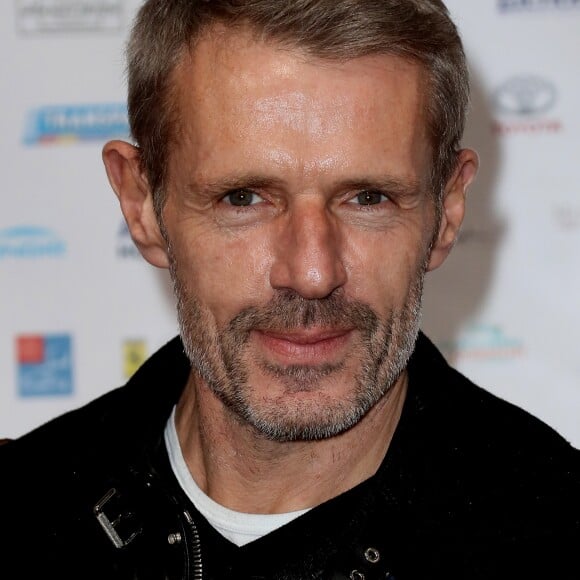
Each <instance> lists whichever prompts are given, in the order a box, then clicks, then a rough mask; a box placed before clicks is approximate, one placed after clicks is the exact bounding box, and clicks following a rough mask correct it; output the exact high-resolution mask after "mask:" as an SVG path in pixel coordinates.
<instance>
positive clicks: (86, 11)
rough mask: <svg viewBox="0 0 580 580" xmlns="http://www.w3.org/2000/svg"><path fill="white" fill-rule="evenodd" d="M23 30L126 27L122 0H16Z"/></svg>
mask: <svg viewBox="0 0 580 580" xmlns="http://www.w3.org/2000/svg"><path fill="white" fill-rule="evenodd" d="M16 21H17V26H18V30H19V31H20V32H23V33H36V32H75V31H79V32H84V31H93V32H105V31H106V32H110V31H120V30H121V29H122V26H123V0H17V4H16Z"/></svg>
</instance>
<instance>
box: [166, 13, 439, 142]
mask: <svg viewBox="0 0 580 580" xmlns="http://www.w3.org/2000/svg"><path fill="white" fill-rule="evenodd" d="M386 84H389V85H390V86H389V87H388V88H389V90H388V91H386V90H384V89H385V85H386ZM427 84H428V81H427V74H426V71H425V69H424V67H423V66H422V65H421V64H420V63H418V62H416V61H412V60H409V59H406V58H402V57H399V56H394V55H385V54H378V55H368V56H361V57H356V58H352V59H342V60H338V59H330V58H321V57H319V56H313V55H311V54H309V53H308V52H307V51H305V50H304V49H303V48H300V47H296V46H289V45H288V44H287V43H280V42H278V41H276V40H271V39H264V38H263V37H260V36H259V35H258V34H257V33H256V32H255V31H253V30H251V29H249V28H243V27H242V28H235V29H232V28H229V27H225V26H222V25H220V26H214V27H212V28H209V29H207V30H206V31H205V32H204V33H203V34H202V35H201V36H200V37H199V39H198V41H197V42H196V43H195V45H194V46H192V47H190V49H189V50H187V51H186V52H184V54H183V55H182V58H181V59H180V60H179V64H178V66H177V67H176V69H175V71H174V73H173V78H172V85H173V90H174V96H175V98H176V104H177V105H178V108H179V110H180V112H181V113H182V115H181V118H182V121H183V120H185V118H184V117H187V116H188V114H193V115H194V116H195V113H197V116H203V115H205V117H206V119H205V120H210V119H211V118H212V117H214V116H216V115H220V114H226V113H228V114H231V113H234V120H241V119H242V118H243V116H244V114H248V113H250V114H251V115H252V116H253V117H254V121H258V120H259V119H264V120H268V119H269V118H271V116H272V115H273V114H274V113H278V112H280V111H285V112H286V118H287V120H288V122H289V123H293V124H295V125H296V126H302V127H304V128H306V126H310V127H311V129H312V130H313V131H317V130H318V129H322V128H321V127H319V124H320V118H321V114H322V113H324V112H330V111H331V110H333V111H334V112H335V115H334V118H335V120H338V118H339V117H341V118H342V120H344V117H345V116H348V115H349V114H355V115H358V114H360V113H365V112H366V113H367V117H368V118H371V117H372V115H373V114H375V115H376V114H379V115H380V112H381V110H384V109H385V108H394V107H399V108H406V109H413V113H414V115H415V118H414V121H415V126H416V127H415V128H423V129H425V130H426V120H425V118H424V116H425V111H426V109H427V107H426V102H425V101H426V98H427V97H426V95H427V92H428V91H427ZM393 85H395V86H393ZM250 109H251V111H250ZM236 113H238V114H239V116H238V117H235V114H236ZM327 116H328V115H327ZM330 117H332V115H330ZM189 120H191V119H189ZM407 120H408V119H407ZM328 121H329V122H331V119H330V118H329V119H328ZM359 121H360V119H359ZM324 129H325V130H328V131H332V123H331V124H330V125H328V126H326V127H325V128H324ZM425 132H426V131H425Z"/></svg>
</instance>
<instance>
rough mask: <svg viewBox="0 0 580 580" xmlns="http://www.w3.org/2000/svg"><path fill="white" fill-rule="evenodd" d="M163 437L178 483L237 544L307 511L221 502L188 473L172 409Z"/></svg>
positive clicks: (199, 508)
mask: <svg viewBox="0 0 580 580" xmlns="http://www.w3.org/2000/svg"><path fill="white" fill-rule="evenodd" d="M164 436H165V445H166V447H167V454H168V455H169V463H170V464H171V468H172V469H173V473H174V474H175V477H176V478H177V481H178V482H179V485H180V486H181V487H182V488H183V491H184V492H185V493H186V495H187V497H188V498H189V499H190V500H191V502H192V503H193V505H194V506H195V507H196V508H197V509H198V510H199V511H200V513H201V514H202V515H203V516H204V517H205V518H206V519H207V521H208V522H209V523H210V524H211V525H212V526H213V527H214V528H215V529H216V530H217V531H218V532H219V533H220V534H221V535H222V536H224V537H225V538H227V539H228V540H230V541H231V542H233V543H234V544H236V545H237V546H244V545H245V544H249V543H250V542H252V541H254V540H257V539H258V538H261V537H262V536H265V535H266V534H269V533H270V532H272V531H274V530H275V529H277V528H280V527H282V526H283V525H285V524H287V523H288V522H291V521H292V520H293V519H295V518H297V517H299V516H301V515H302V514H304V513H306V512H307V511H308V509H304V510H299V511H295V512H288V513H285V514H247V513H243V512H237V511H234V510H231V509H228V508H226V507H224V506H222V505H220V504H219V503H217V502H215V501H214V500H213V499H211V498H210V497H209V496H208V495H206V494H205V493H204V492H203V491H202V490H201V489H200V488H199V486H198V485H197V483H195V480H194V479H193V477H192V476H191V473H190V472H189V469H188V467H187V464H186V463H185V459H184V458H183V453H182V452H181V447H180V445H179V439H178V438H177V430H176V429H175V408H173V411H172V412H171V416H170V417H169V420H168V421H167V425H166V426H165V433H164Z"/></svg>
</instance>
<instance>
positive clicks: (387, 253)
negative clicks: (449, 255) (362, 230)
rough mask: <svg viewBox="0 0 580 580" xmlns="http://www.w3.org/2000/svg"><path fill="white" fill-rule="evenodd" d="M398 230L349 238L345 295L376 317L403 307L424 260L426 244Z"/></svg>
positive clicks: (417, 237)
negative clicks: (363, 304) (363, 303)
mask: <svg viewBox="0 0 580 580" xmlns="http://www.w3.org/2000/svg"><path fill="white" fill-rule="evenodd" d="M410 234H411V232H410V231H407V232H404V231H402V230H398V231H391V232H382V233H380V234H377V235H371V236H366V237H363V238H360V236H358V237H355V236H351V238H350V242H349V252H348V255H349V259H348V271H349V295H351V296H352V297H353V298H357V299H360V300H362V301H363V302H366V303H367V304H369V306H371V307H372V308H373V309H374V310H376V311H377V313H378V314H383V315H384V314H385V313H386V312H388V311H390V310H391V309H392V308H393V307H396V306H401V305H403V304H405V302H406V299H407V296H408V293H409V289H410V287H411V286H412V285H413V283H414V282H415V281H416V279H417V276H418V273H419V272H420V270H421V268H422V266H423V263H424V261H425V259H426V255H427V254H426V252H427V243H425V241H424V240H422V239H421V237H420V236H419V235H410Z"/></svg>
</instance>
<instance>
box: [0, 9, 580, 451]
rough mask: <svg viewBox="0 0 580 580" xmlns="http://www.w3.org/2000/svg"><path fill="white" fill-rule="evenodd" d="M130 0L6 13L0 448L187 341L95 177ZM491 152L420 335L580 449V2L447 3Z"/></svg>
mask: <svg viewBox="0 0 580 580" xmlns="http://www.w3.org/2000/svg"><path fill="white" fill-rule="evenodd" d="M138 4H139V1H138V0H10V1H4V2H2V3H0V54H1V55H2V56H1V57H0V78H1V79H2V88H3V90H2V91H0V107H1V109H0V110H1V123H2V124H1V127H2V131H1V132H0V159H1V163H2V184H3V186H2V187H3V193H2V211H0V297H1V300H0V437H2V436H9V437H14V436H18V435H20V434H22V433H24V432H25V431H27V430H29V429H31V428H32V427H34V426H36V425H38V424H40V423H42V422H44V421H46V420H47V419H49V418H51V417H54V416H55V415H57V414H60V413H62V412H63V411H65V410H68V409H71V408H74V407H77V406H79V405H81V404H83V403H85V402H87V401H89V400H91V399H93V398H95V397H96V396H98V395H100V394H102V393H104V392H105V391H108V390H110V389H111V388H113V387H115V386H118V385H120V384H122V383H123V382H124V381H125V379H126V377H127V376H129V375H130V374H131V373H132V372H133V371H134V369H135V368H136V366H138V364H139V363H140V362H141V361H142V360H143V358H144V357H146V356H148V355H149V354H151V353H152V352H153V351H154V350H155V349H156V348H157V347H158V346H160V345H161V344H163V343H164V342H165V341H166V340H168V339H169V338H171V337H172V336H173V335H174V334H175V333H176V331H177V325H176V323H175V317H174V314H173V300H172V297H171V292H170V290H169V286H168V283H167V277H166V275H165V273H163V272H159V271H156V270H154V269H153V268H152V267H150V266H149V265H147V264H146V263H145V262H144V261H143V260H142V259H141V258H140V257H139V256H138V254H137V253H136V250H135V248H134V247H133V245H132V243H131V240H130V238H129V236H128V234H127V231H126V229H125V228H124V227H123V223H122V219H121V214H120V211H119V208H118V205H117V202H116V199H115V197H114V195H113V194H112V192H111V191H110V188H109V186H108V184H107V182H106V178H105V173H104V170H103V167H102V163H101V161H100V150H101V147H102V144H103V143H104V142H105V141H106V140H107V139H109V138H113V137H118V136H126V113H125V106H124V101H125V86H124V80H123V66H124V65H123V55H122V53H123V47H124V42H125V40H126V36H127V30H128V27H129V25H130V22H131V19H132V16H133V14H134V12H135V10H136V7H137V5H138ZM448 6H449V7H450V9H451V11H452V13H453V15H454V17H455V19H456V21H457V23H458V25H459V27H460V29H461V31H462V35H463V37H464V41H465V45H466V49H467V52H468V57H469V59H470V63H471V68H472V75H473V85H474V86H473V91H474V95H473V107H472V113H471V119H470V122H469V128H468V131H467V135H466V139H465V144H466V145H469V146H473V147H475V148H476V149H477V150H478V151H479V153H480V156H481V162H482V171H481V174H480V176H479V179H478V181H477V184H476V186H475V187H474V188H473V189H472V191H471V194H470V197H469V204H468V217H467V221H466V224H465V227H464V229H463V233H462V237H461V239H460V241H459V243H458V244H457V246H456V248H455V250H454V254H453V255H452V256H451V258H450V260H449V262H448V263H447V264H446V265H444V266H443V268H442V269H441V270H439V271H437V272H435V273H433V274H430V275H429V277H428V281H427V290H426V296H425V314H424V318H423V328H424V329H425V331H426V332H427V333H428V334H429V335H430V336H431V337H432V338H433V339H434V340H435V342H436V343H437V344H438V345H439V347H440V348H441V349H442V350H443V351H444V352H445V354H446V355H447V356H448V358H449V359H450V360H451V361H452V362H453V363H454V364H455V365H456V366H458V367H459V368H460V370H462V371H463V372H464V373H465V374H467V375H468V376H469V377H470V378H472V379H473V380H474V381H475V382H477V383H479V384H480V385H481V386H484V387H485V388H487V389H488V390H490V391H492V392H495V393H497V394H499V395H500V396H501V397H503V398H505V399H507V400H510V401H513V402H515V403H517V404H518V405H520V406H522V407H524V408H525V409H528V410H529V411H531V412H532V413H533V414H535V415H536V416H538V417H540V418H542V419H543V420H544V421H546V422H547V423H549V424H550V425H552V426H553V427H554V428H556V429H557V430H558V431H559V432H561V433H562V434H563V435H564V436H565V437H566V438H567V439H569V440H570V441H572V442H573V443H574V444H575V445H576V446H580V421H579V420H578V417H579V415H580V350H579V347H578V343H579V342H580V308H579V306H578V298H577V297H578V296H579V295H580V269H579V264H580V260H579V258H578V254H579V253H580V111H579V106H580V105H579V104H580V74H579V72H580V71H579V69H578V54H580V0H568V1H564V0H449V1H448Z"/></svg>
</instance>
